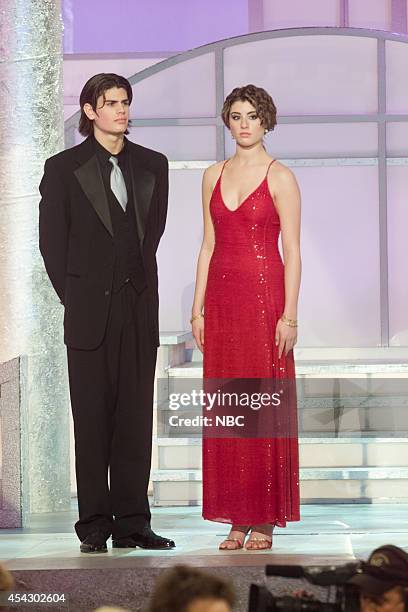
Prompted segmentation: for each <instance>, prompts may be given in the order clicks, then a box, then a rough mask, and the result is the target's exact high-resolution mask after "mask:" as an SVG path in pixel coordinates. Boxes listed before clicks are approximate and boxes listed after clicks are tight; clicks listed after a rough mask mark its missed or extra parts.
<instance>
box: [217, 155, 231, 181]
mask: <svg viewBox="0 0 408 612" xmlns="http://www.w3.org/2000/svg"><path fill="white" fill-rule="evenodd" d="M228 162H229V159H226V160H225V162H224V163H223V164H222V168H221V172H220V176H219V177H218V180H220V178H221V177H222V173H223V172H224V168H225V165H226V164H227V163H228Z"/></svg>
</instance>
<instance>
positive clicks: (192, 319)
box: [190, 312, 204, 323]
mask: <svg viewBox="0 0 408 612" xmlns="http://www.w3.org/2000/svg"><path fill="white" fill-rule="evenodd" d="M201 317H202V318H203V319H204V315H203V313H202V312H200V314H198V315H194V317H191V319H190V323H192V322H193V321H196V320H197V319H201Z"/></svg>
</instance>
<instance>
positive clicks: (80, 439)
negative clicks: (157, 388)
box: [67, 282, 157, 540]
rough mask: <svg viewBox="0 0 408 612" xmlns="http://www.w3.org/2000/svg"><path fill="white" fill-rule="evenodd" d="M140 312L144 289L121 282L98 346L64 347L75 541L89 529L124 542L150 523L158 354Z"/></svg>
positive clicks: (143, 308) (145, 307)
mask: <svg viewBox="0 0 408 612" xmlns="http://www.w3.org/2000/svg"><path fill="white" fill-rule="evenodd" d="M147 310H148V302H147V291H146V290H145V291H143V292H142V293H140V294H138V293H137V292H136V291H135V289H134V288H133V286H132V284H131V283H130V282H128V283H126V284H125V285H123V286H122V288H121V289H120V290H119V291H118V292H117V293H113V294H112V297H111V308H110V315H109V320H108V323H107V329H106V333H105V337H104V340H103V342H102V344H101V345H100V346H99V347H98V348H96V349H94V350H78V349H73V348H69V347H68V349H67V350H68V372H69V384H70V393H71V405H72V413H73V418H74V433H75V465H76V478H77V491H78V506H79V521H78V522H77V523H76V525H75V530H76V532H77V535H78V537H79V539H80V540H83V539H84V538H85V537H86V536H87V535H89V534H90V533H92V532H94V531H95V530H100V531H102V532H103V533H104V534H105V535H106V537H108V536H109V535H110V534H112V535H113V537H116V538H119V537H125V536H128V535H130V534H132V533H135V532H138V531H140V530H141V529H142V528H143V527H145V526H146V525H149V524H150V518H151V515H150V509H149V503H148V499H147V488H148V482H149V474H150V465H151V448H152V406H153V383H154V371H155V365H156V354H157V348H156V346H155V345H154V343H153V342H152V338H151V335H150V333H149V325H148V317H147ZM108 471H109V485H108Z"/></svg>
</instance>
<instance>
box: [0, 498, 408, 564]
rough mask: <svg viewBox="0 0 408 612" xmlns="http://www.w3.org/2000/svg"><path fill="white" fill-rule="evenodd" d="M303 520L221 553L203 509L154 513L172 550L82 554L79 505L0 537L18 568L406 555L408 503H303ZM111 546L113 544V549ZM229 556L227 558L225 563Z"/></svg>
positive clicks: (216, 531) (218, 533)
mask: <svg viewBox="0 0 408 612" xmlns="http://www.w3.org/2000/svg"><path fill="white" fill-rule="evenodd" d="M301 515H302V520H301V521H300V522H298V523H288V527H287V528H286V529H277V530H276V535H274V545H273V550H272V551H267V552H266V553H265V552H264V551H250V552H248V551H244V550H242V551H232V552H231V551H222V552H219V551H218V550H217V548H218V544H219V543H220V542H221V540H222V538H223V537H224V536H225V535H226V534H227V532H228V526H227V525H223V524H220V523H212V522H210V521H204V520H203V519H202V518H201V508H199V507H170V508H152V527H153V529H154V530H155V531H157V532H158V533H159V534H161V535H164V536H166V537H170V538H172V539H174V540H175V542H176V548H175V549H173V550H170V551H145V550H142V549H131V550H128V549H126V550H115V551H112V549H110V548H109V553H108V554H103V555H84V554H81V553H80V552H79V541H78V539H77V537H76V535H75V533H74V531H73V523H74V521H75V519H76V500H73V503H72V509H71V511H69V512H59V513H53V514H37V515H31V516H30V522H29V526H28V527H26V528H24V529H14V530H2V531H1V532H0V559H1V560H3V561H6V563H7V566H8V567H9V568H10V569H12V570H13V569H14V570H25V569H30V570H34V569H38V570H40V569H42V570H44V569H57V568H60V569H79V568H85V567H94V568H95V567H102V566H103V567H105V568H107V567H112V566H114V567H119V566H122V567H125V566H129V565H131V566H138V565H139V563H140V565H142V566H144V567H146V566H150V567H165V566H167V565H172V564H174V563H177V562H187V563H191V564H194V565H199V566H201V567H205V566H209V567H211V566H218V565H220V566H225V565H226V564H227V565H237V566H248V565H252V566H256V565H263V564H264V563H265V561H266V559H265V557H268V559H267V562H268V563H278V564H282V563H285V564H286V563H290V564H325V563H328V562H331V563H336V564H340V563H345V562H347V561H350V560H352V559H353V558H355V557H357V558H366V557H367V556H368V554H369V553H370V552H371V551H372V550H373V549H374V548H376V547H377V546H380V545H382V544H396V545H398V546H401V547H403V548H406V549H407V550H408V504H375V505H367V504H364V505H363V504H354V505H351V504H350V505H345V504H337V505H305V506H302V513H301ZM108 546H110V544H108ZM226 557H228V560H227V559H226Z"/></svg>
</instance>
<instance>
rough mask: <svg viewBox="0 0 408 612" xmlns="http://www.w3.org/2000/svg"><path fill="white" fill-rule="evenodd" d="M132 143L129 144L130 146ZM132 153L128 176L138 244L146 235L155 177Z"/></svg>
mask: <svg viewBox="0 0 408 612" xmlns="http://www.w3.org/2000/svg"><path fill="white" fill-rule="evenodd" d="M131 144H132V143H130V145H131ZM129 148H130V150H131V151H132V156H131V164H130V175H131V180H132V195H133V205H134V207H135V214H136V224H137V233H138V235H139V240H140V244H142V243H143V239H144V236H145V233H146V225H147V218H148V215H149V210H150V204H151V201H152V195H153V190H154V185H155V180H156V179H155V176H154V174H153V172H150V170H147V169H146V168H143V167H142V166H140V165H139V160H138V158H137V156H136V155H135V153H134V151H133V150H132V149H131V147H129Z"/></svg>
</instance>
